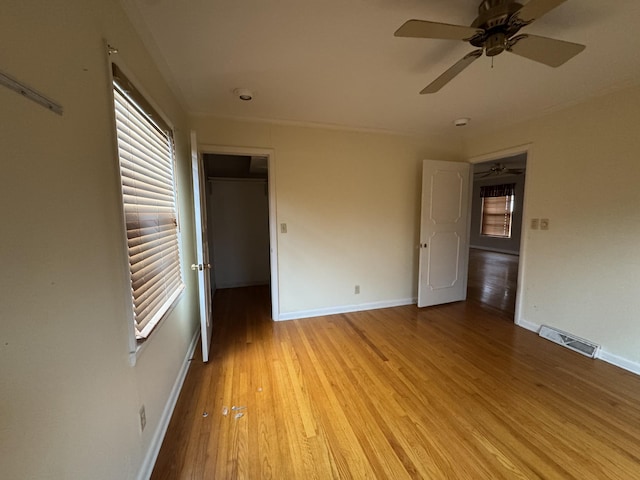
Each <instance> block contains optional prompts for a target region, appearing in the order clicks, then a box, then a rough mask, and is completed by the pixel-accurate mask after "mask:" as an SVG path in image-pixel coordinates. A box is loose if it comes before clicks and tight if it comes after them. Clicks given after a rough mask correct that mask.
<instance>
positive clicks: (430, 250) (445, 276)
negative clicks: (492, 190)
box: [418, 160, 469, 307]
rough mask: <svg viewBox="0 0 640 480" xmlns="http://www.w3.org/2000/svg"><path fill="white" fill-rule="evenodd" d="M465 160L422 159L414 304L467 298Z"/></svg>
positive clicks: (427, 304)
mask: <svg viewBox="0 0 640 480" xmlns="http://www.w3.org/2000/svg"><path fill="white" fill-rule="evenodd" d="M468 211H469V164H468V163H462V162H443V161H436V160H424V161H423V162H422V212H421V220H420V268H419V278H418V307H428V306H430V305H439V304H441V303H449V302H456V301H459V300H464V299H466V298H467V261H468V256H469V254H468V251H469V247H468V238H469V237H468V217H467V215H468Z"/></svg>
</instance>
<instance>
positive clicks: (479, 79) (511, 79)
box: [122, 0, 640, 135]
mask: <svg viewBox="0 0 640 480" xmlns="http://www.w3.org/2000/svg"><path fill="white" fill-rule="evenodd" d="M122 2H123V4H124V5H125V8H126V10H127V12H128V14H129V16H130V17H131V19H132V21H133V23H134V25H135V26H136V28H137V29H138V31H139V32H140V34H141V37H142V38H143V41H144V42H145V43H146V45H147V47H148V48H149V50H150V51H151V52H152V55H153V56H154V57H155V59H156V61H157V63H158V65H159V67H160V69H161V71H163V73H164V74H165V75H166V77H167V80H168V81H169V83H170V84H171V85H172V88H173V89H174V90H175V91H176V94H177V95H178V97H179V98H180V99H181V100H182V102H183V104H184V106H185V108H186V109H187V110H188V111H189V112H190V113H202V114H210V115H216V116H223V117H234V118H247V119H263V120H275V121H288V122H300V123H311V124H325V125H335V126H343V127H350V128H364V129H381V130H388V131H394V132H403V133H411V134H418V135H421V134H445V133H450V132H452V131H453V129H454V128H455V127H454V126H453V124H452V122H453V120H454V119H456V118H459V117H470V118H471V119H472V121H471V124H470V125H469V126H468V127H465V128H466V129H468V130H473V129H476V128H483V127H484V128H494V127H495V128H499V127H501V126H503V125H505V124H509V123H513V122H517V121H521V120H524V119H526V118H530V117H533V116H538V115H541V114H543V113H545V112H548V111H550V110H554V109H557V108H559V107H562V106H564V105H569V104H572V103H576V102H579V101H581V100H583V99H585V98H587V97H590V96H594V95H599V94H602V93H605V92H607V91H610V90H614V89H617V88H621V87H625V86H628V85H631V84H636V83H639V82H640V53H639V52H640V34H638V23H640V1H638V0H616V1H605V0H568V1H567V2H565V3H564V4H562V5H560V6H559V7H558V8H556V9H555V10H553V11H551V12H550V13H548V14H547V15H546V16H544V17H543V18H541V19H539V20H537V21H536V22H535V23H534V24H532V25H530V26H528V27H526V28H525V29H523V31H522V32H523V33H526V32H528V33H532V34H536V35H542V36H549V37H553V38H558V39H561V40H568V41H571V42H575V43H582V44H584V45H586V46H587V48H586V50H585V51H584V52H582V53H581V54H580V55H578V56H577V57H575V58H573V59H572V60H570V61H569V62H568V63H566V64H565V65H563V66H561V67H559V68H557V69H554V68H550V67H547V66H545V65H541V64H538V63H535V62H532V61H530V60H526V59H524V58H522V57H518V56H516V55H513V54H510V53H507V52H505V53H503V54H501V55H499V56H497V57H495V61H494V67H493V68H491V60H490V59H488V58H487V57H484V56H483V57H482V58H480V59H479V60H477V61H476V62H475V63H473V64H472V65H471V66H470V67H469V68H468V69H467V70H465V71H464V72H462V74H460V76H458V77H457V78H455V79H454V80H453V81H452V82H451V83H450V84H448V85H447V86H445V87H444V88H443V89H442V90H441V91H440V92H439V93H436V94H432V95H419V94H418V92H419V91H420V90H422V88H424V87H425V86H426V85H427V84H428V83H430V82H431V81H432V80H434V79H435V78H436V77H437V76H439V75H440V74H441V73H442V72H444V71H445V70H446V69H447V68H448V67H449V66H451V65H452V64H453V63H455V62H456V61H457V60H459V59H460V58H462V57H463V56H464V55H465V54H466V53H468V52H470V51H471V50H473V49H474V47H471V46H470V45H469V44H467V43H464V42H458V41H452V40H427V39H409V38H396V37H394V36H393V33H394V32H395V30H396V29H397V28H398V27H400V25H402V23H404V22H405V21H406V20H408V19H412V18H416V19H422V20H432V21H437V22H445V23H453V24H460V25H469V24H471V22H472V21H473V19H474V18H475V17H476V15H477V6H478V4H479V3H480V2H479V0H348V1H347V0H122ZM523 3H524V2H523ZM238 87H242V88H248V89H250V90H252V91H253V93H254V99H253V100H252V101H250V102H243V101H240V100H238V99H237V98H236V97H235V96H234V95H233V90H234V89H235V88H238Z"/></svg>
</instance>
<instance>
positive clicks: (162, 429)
mask: <svg viewBox="0 0 640 480" xmlns="http://www.w3.org/2000/svg"><path fill="white" fill-rule="evenodd" d="M198 338H200V329H197V330H196V332H195V334H194V335H193V338H192V339H191V343H190V344H189V348H188V349H187V354H186V355H185V357H184V360H183V361H182V366H181V367H180V370H179V371H178V376H177V377H176V381H175V382H174V384H173V387H172V388H171V392H170V393H169V398H167V403H166V404H165V406H164V409H163V410H162V414H161V415H160V421H159V422H158V426H157V427H156V430H155V432H153V437H151V443H150V444H149V449H148V450H147V453H146V455H145V456H144V460H143V462H142V465H141V466H140V470H139V471H138V477H137V478H138V480H147V479H149V478H150V477H151V473H152V472H153V467H154V466H155V464H156V460H157V459H158V454H159V453H160V447H161V446H162V441H163V440H164V436H165V435H166V433H167V428H168V427H169V421H170V420H171V415H173V409H174V408H175V407H176V403H177V401H178V397H179V396H180V391H181V390H182V385H183V384H184V379H185V378H186V377H187V372H188V371H189V366H190V365H191V358H192V357H193V352H195V350H196V345H197V344H198Z"/></svg>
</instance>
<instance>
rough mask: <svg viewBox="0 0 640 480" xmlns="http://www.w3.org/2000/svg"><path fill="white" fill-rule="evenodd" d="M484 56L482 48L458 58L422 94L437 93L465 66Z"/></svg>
mask: <svg viewBox="0 0 640 480" xmlns="http://www.w3.org/2000/svg"><path fill="white" fill-rule="evenodd" d="M481 56H482V49H479V50H474V51H473V52H471V53H468V54H466V55H465V56H464V57H462V59H460V60H458V62H457V63H455V64H454V65H453V66H452V67H450V68H449V70H447V71H446V72H444V73H443V74H442V75H440V76H439V77H438V78H436V79H435V80H434V81H433V82H431V83H430V84H429V85H427V86H426V87H425V88H424V89H423V90H422V91H421V92H420V95H424V94H425V93H436V92H437V91H439V90H440V89H441V88H442V87H444V86H445V85H446V84H447V83H449V82H450V81H451V80H453V79H454V78H455V77H456V75H458V74H459V73H460V72H462V71H463V70H464V69H465V68H467V67H468V66H469V65H471V64H472V63H473V62H474V61H475V60H477V59H478V58H479V57H481Z"/></svg>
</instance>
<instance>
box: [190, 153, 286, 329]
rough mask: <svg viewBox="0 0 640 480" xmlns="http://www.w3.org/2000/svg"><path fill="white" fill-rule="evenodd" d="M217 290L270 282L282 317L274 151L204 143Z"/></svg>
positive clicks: (274, 306)
mask: <svg viewBox="0 0 640 480" xmlns="http://www.w3.org/2000/svg"><path fill="white" fill-rule="evenodd" d="M201 152H202V163H203V174H204V176H205V184H206V205H207V226H208V240H209V257H210V259H211V261H212V262H211V263H212V264H213V271H212V284H213V285H212V287H213V289H214V290H215V289H222V288H240V287H249V286H257V285H269V286H270V288H271V311H272V318H273V319H274V320H277V319H278V315H279V308H278V284H277V278H278V276H277V245H276V241H275V238H276V237H275V236H276V230H275V214H274V213H273V212H274V210H275V191H274V189H275V180H274V178H273V175H270V170H271V169H273V161H274V160H273V152H272V151H271V150H267V149H264V150H263V149H242V148H235V147H207V146H201Z"/></svg>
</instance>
